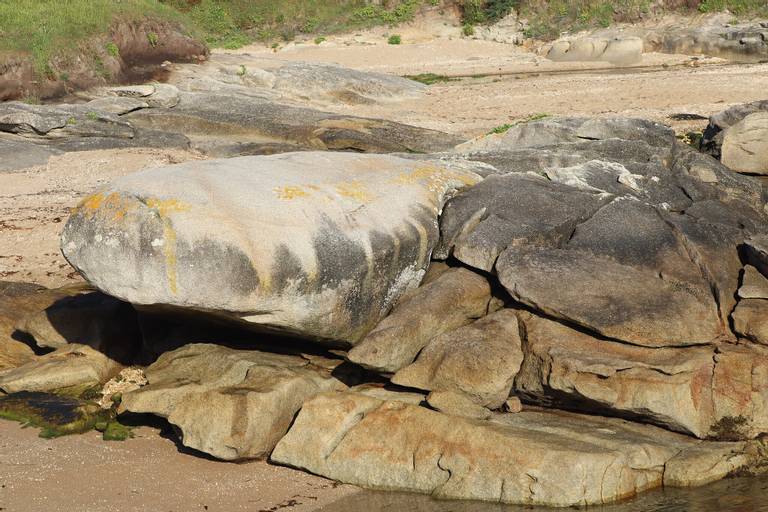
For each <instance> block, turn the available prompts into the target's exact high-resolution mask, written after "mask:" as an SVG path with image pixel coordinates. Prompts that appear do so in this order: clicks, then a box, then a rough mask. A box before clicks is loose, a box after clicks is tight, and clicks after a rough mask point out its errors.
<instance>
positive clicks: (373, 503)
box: [320, 476, 768, 512]
mask: <svg viewBox="0 0 768 512" xmlns="http://www.w3.org/2000/svg"><path fill="white" fill-rule="evenodd" d="M320 510H321V511H322V512H360V511H363V512H523V511H525V512H545V511H546V512H555V511H557V510H584V511H588V512H768V476H762V477H756V478H732V479H727V480H722V481H720V482H716V483H714V484H710V485H707V486H704V487H698V488H695V489H658V490H654V491H649V492H647V493H643V494H641V495H640V496H638V497H637V498H634V499H632V500H630V501H627V502H623V503H621V504H617V505H608V506H599V507H588V508H583V509H577V508H570V509H552V508H541V507H520V506H508V505H498V504H492V503H478V502H460V501H437V500H433V499H431V498H429V497H427V496H421V495H414V494H402V493H382V492H370V491H366V492H363V493H358V494H354V495H352V496H349V497H347V498H343V499H341V500H339V501H337V502H335V503H332V504H330V505H327V506H325V507H323V508H322V509H320Z"/></svg>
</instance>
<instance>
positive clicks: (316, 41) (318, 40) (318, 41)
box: [315, 36, 325, 44]
mask: <svg viewBox="0 0 768 512" xmlns="http://www.w3.org/2000/svg"><path fill="white" fill-rule="evenodd" d="M323 41H325V38H324V37H323V36H319V37H316V38H315V44H320V43H322V42H323Z"/></svg>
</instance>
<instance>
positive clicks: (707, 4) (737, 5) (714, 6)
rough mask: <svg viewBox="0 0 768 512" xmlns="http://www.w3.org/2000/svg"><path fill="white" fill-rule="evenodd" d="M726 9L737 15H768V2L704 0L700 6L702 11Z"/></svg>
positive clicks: (754, 0) (753, 0) (758, 0)
mask: <svg viewBox="0 0 768 512" xmlns="http://www.w3.org/2000/svg"><path fill="white" fill-rule="evenodd" d="M726 9H728V10H729V11H730V12H732V13H733V14H735V15H736V16H746V15H757V16H768V2H766V1H765V0H704V1H703V2H702V3H701V5H700V6H699V11H701V12H720V11H724V10H726Z"/></svg>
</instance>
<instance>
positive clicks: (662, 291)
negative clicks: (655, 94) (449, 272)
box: [435, 118, 768, 347]
mask: <svg viewBox="0 0 768 512" xmlns="http://www.w3.org/2000/svg"><path fill="white" fill-rule="evenodd" d="M559 138H560V139H562V141H561V142H558V139H559ZM511 141H514V145H513V144H512V142H511ZM457 151H459V152H461V154H464V155H465V156H466V157H467V158H470V159H475V160H480V161H483V162H486V163H489V164H492V165H494V166H495V167H496V168H497V170H498V174H497V175H492V176H489V177H488V178H486V179H485V180H484V181H483V182H482V183H480V184H479V185H477V186H474V187H472V188H470V189H468V190H465V191H463V192H461V193H459V194H458V195H457V196H456V197H454V198H452V199H451V200H450V201H449V202H448V203H447V205H446V207H445V210H444V212H443V215H442V216H441V219H440V228H441V238H440V243H439V245H438V247H437V249H436V251H435V257H436V258H438V259H443V258H448V257H454V258H456V259H458V260H460V261H461V262H463V263H465V264H466V265H469V266H471V267H475V268H477V269H479V270H482V271H486V272H491V273H494V274H496V275H498V278H499V280H500V282H501V284H502V285H503V286H504V287H505V288H506V290H507V291H508V292H509V294H510V295H511V296H512V298H513V299H514V300H516V301H518V302H520V303H523V304H525V305H527V306H528V307H530V308H532V309H534V310H537V311H540V312H543V313H545V314H546V315H549V316H552V317H555V318H558V319H560V320H561V321H563V322H565V323H570V324H575V325H579V326H581V327H582V328H584V329H586V330H589V331H591V332H593V333H596V334H598V335H600V336H603V337H607V338H611V339H615V340H620V341H624V342H629V343H632V344H636V345H643V346H651V347H663V346H687V345H697V344H706V343H711V342H715V341H717V340H724V339H729V340H734V339H735V338H736V334H735V333H733V332H732V330H731V328H730V327H731V326H730V322H729V315H730V313H731V312H732V311H733V308H734V307H735V305H736V300H737V295H736V292H737V290H738V288H739V284H740V282H739V277H740V273H741V270H742V268H743V265H744V262H743V261H742V256H743V255H742V253H741V251H740V245H741V244H742V242H743V241H744V240H745V239H748V238H750V237H751V236H755V235H758V234H761V233H765V232H768V224H767V223H766V217H765V211H764V204H765V202H764V191H763V188H762V186H761V184H760V183H759V182H757V181H755V180H752V179H750V178H747V177H743V176H739V175H736V174H734V173H732V172H730V171H729V170H728V169H727V168H725V167H724V166H723V165H721V164H719V163H718V162H717V161H715V160H713V159H711V158H709V157H708V156H705V155H702V154H700V153H698V152H696V151H695V150H693V149H692V148H687V147H685V146H684V145H682V144H680V143H678V142H676V141H675V140H674V137H672V135H671V133H670V132H669V130H668V129H667V128H666V127H663V126H660V125H657V124H655V123H650V122H647V121H635V120H631V119H593V120H584V119H572V118H548V119H544V120H540V121H535V122H530V123H526V124H524V125H520V126H517V127H514V128H512V129H510V130H509V132H507V134H505V135H503V136H489V137H488V138H487V139H481V140H477V141H474V142H472V143H471V144H467V145H463V146H459V147H458V148H457Z"/></svg>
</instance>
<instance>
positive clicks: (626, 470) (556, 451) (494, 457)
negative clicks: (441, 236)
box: [271, 393, 756, 506]
mask: <svg viewBox="0 0 768 512" xmlns="http://www.w3.org/2000/svg"><path fill="white" fill-rule="evenodd" d="M747 452H748V448H747V445H746V444H745V443H728V444H720V443H712V444H704V443H702V442H699V441H695V440H692V439H691V438H688V437H686V436H681V435H678V434H673V433H669V432H665V431H663V430H661V429H657V428H654V427H650V426H645V425H638V424H632V423H628V422H625V421H622V420H615V419H608V418H600V417H596V416H580V415H575V414H568V413H563V412H554V411H553V412H538V411H528V412H522V413H518V414H504V415H495V416H494V417H493V418H492V420H489V421H478V420H470V419H464V418H460V417H457V416H448V415H444V414H440V413H438V412H434V411H430V410H427V409H425V408H423V407H418V406H414V405H407V404H404V403H402V402H383V401H381V400H376V399H374V398H370V397H366V396H362V395H357V394H354V393H329V394H323V395H319V396H317V397H315V398H314V399H312V400H310V401H309V402H307V403H306V404H305V405H304V407H303V408H302V410H301V411H300V412H299V415H298V417H297V419H296V421H295V422H294V424H293V426H292V427H291V429H290V431H289V432H288V434H287V435H286V436H285V437H284V438H283V439H282V440H281V441H280V442H279V443H278V444H277V446H276V448H275V450H274V452H273V453H272V457H271V459H272V460H273V461H275V462H278V463H281V464H288V465H290V466H294V467H299V468H303V469H306V470H308V471H311V472H313V473H316V474H319V475H323V476H326V477H328V478H333V479H336V480H340V481H343V482H346V483H351V484H355V485H361V486H365V487H369V488H375V489H384V490H396V491H413V492H422V493H427V494H431V495H432V496H434V497H437V498H453V499H475V500H486V501H493V502H502V503H516V504H525V505H549V506H572V505H588V504H599V503H607V502H610V501H615V500H618V499H622V498H626V497H629V496H632V495H634V494H635V493H638V492H640V491H644V490H647V489H651V488H654V487H659V486H661V485H662V484H663V482H664V480H665V476H666V480H667V482H668V484H670V485H675V484H677V485H693V484H697V483H703V482H707V481H712V480H716V479H719V478H723V477H725V476H726V475H727V474H729V473H730V472H732V471H734V470H737V469H740V468H744V467H749V466H750V465H752V464H755V463H756V460H755V457H750V456H744V457H738V456H737V454H746V453H747ZM702 453H708V454H710V455H711V460H709V461H708V462H710V464H707V465H700V466H693V465H691V462H693V461H697V460H698V461H701V460H702ZM716 454H720V458H718V457H717V455H716ZM668 463H669V464H670V467H671V468H672V469H671V470H670V471H669V473H668V474H667V470H666V467H667V464H668Z"/></svg>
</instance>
